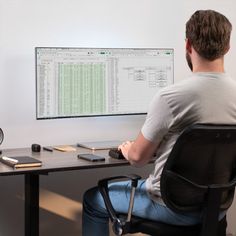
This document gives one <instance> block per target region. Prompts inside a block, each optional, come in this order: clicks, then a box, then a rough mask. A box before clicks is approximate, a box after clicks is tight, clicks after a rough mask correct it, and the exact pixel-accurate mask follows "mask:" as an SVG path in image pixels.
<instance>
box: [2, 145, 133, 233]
mask: <svg viewBox="0 0 236 236" xmlns="http://www.w3.org/2000/svg"><path fill="white" fill-rule="evenodd" d="M91 152H92V151H90V150H88V149H84V148H76V151H73V152H60V151H56V150H54V151H53V152H48V151H41V152H40V153H33V152H31V149H30V148H19V149H6V150H3V153H2V155H1V156H9V157H10V156H21V155H28V156H32V157H34V158H36V159H39V160H41V161H42V166H41V167H34V168H19V169H13V168H11V167H8V166H7V165H4V164H2V163H0V175H1V176H8V175H24V176H25V236H38V235H39V176H40V175H44V174H48V173H50V172H57V171H71V170H82V169H92V168H102V167H113V166H122V165H129V163H128V162H127V161H126V160H116V159H113V158H110V157H108V151H107V150H99V151H96V152H95V153H96V154H98V155H101V156H104V157H105V158H106V160H105V161H103V162H88V161H85V160H81V159H78V158H77V155H78V154H79V153H91Z"/></svg>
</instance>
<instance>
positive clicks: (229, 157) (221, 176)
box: [161, 124, 236, 211]
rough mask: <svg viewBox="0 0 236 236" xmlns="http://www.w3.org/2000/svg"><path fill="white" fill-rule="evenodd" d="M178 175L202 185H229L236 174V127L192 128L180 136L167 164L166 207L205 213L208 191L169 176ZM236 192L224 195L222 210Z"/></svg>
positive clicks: (164, 182)
mask: <svg viewBox="0 0 236 236" xmlns="http://www.w3.org/2000/svg"><path fill="white" fill-rule="evenodd" d="M169 171H171V172H174V173H177V174H179V175H181V176H183V177H185V178H187V179H188V180H190V181H192V182H195V183H197V184H199V185H205V186H209V185H212V184H226V183H228V182H230V180H232V178H234V176H235V174H236V125H235V126H234V125H206V124H205V125H204V124H197V125H193V126H191V127H188V128H187V129H186V130H184V132H183V133H182V134H181V135H180V136H179V138H178V140H177V141H176V143H175V145H174V147H173V149H172V151H171V153H170V155H169V158H168V160H167V162H166V164H165V167H164V169H163V172H162V177H161V194H162V198H163V200H164V202H165V203H166V205H167V206H168V207H170V208H172V209H173V210H175V211H176V210H177V211H193V210H201V208H202V207H203V204H204V199H205V197H206V192H207V190H206V189H199V188H195V187H192V186H191V185H189V184H187V183H186V182H183V181H180V180H179V179H177V178H175V177H173V176H171V175H168V172H169ZM233 194H234V189H230V190H226V191H224V192H223V195H222V199H221V206H220V208H221V209H227V208H228V207H229V206H230V205H231V203H232V200H233Z"/></svg>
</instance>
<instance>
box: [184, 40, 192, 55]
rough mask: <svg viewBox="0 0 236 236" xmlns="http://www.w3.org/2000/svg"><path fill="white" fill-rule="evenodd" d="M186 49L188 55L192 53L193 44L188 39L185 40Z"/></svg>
mask: <svg viewBox="0 0 236 236" xmlns="http://www.w3.org/2000/svg"><path fill="white" fill-rule="evenodd" d="M185 48H186V51H187V52H188V53H192V44H191V42H190V40H189V39H188V38H187V39H186V40H185Z"/></svg>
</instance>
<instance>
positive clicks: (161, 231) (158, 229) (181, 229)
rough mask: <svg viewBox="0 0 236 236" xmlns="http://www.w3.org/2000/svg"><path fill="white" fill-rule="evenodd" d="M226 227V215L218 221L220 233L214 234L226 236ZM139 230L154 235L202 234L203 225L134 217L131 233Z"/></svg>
mask: <svg viewBox="0 0 236 236" xmlns="http://www.w3.org/2000/svg"><path fill="white" fill-rule="evenodd" d="M226 227H227V221H226V217H224V218H223V219H222V220H221V221H219V223H218V234H217V235H214V236H226ZM137 232H140V233H145V234H149V235H153V236H154V235H155V236H157V235H158V236H180V235H181V236H201V234H200V233H201V225H193V226H175V225H169V224H165V223H161V222H156V221H151V220H145V219H141V218H138V217H133V218H132V223H131V227H130V233H131V234H132V233H137ZM208 236H210V235H208Z"/></svg>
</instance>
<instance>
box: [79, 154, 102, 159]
mask: <svg viewBox="0 0 236 236" xmlns="http://www.w3.org/2000/svg"><path fill="white" fill-rule="evenodd" d="M78 158H81V159H84V160H87V161H105V157H101V156H98V155H95V154H91V153H86V154H79V155H78Z"/></svg>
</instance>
